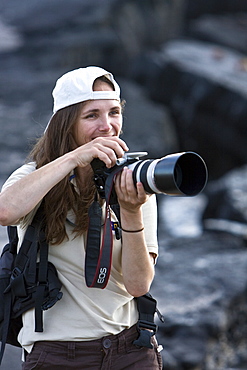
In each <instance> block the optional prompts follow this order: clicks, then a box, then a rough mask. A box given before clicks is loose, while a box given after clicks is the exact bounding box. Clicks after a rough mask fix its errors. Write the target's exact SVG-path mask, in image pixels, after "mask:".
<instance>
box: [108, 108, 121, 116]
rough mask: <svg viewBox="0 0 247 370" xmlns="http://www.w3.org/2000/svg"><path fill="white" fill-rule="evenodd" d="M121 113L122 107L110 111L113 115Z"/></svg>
mask: <svg viewBox="0 0 247 370" xmlns="http://www.w3.org/2000/svg"><path fill="white" fill-rule="evenodd" d="M120 113H121V112H120V109H113V110H111V111H110V115H112V116H117V115H119V114H120Z"/></svg>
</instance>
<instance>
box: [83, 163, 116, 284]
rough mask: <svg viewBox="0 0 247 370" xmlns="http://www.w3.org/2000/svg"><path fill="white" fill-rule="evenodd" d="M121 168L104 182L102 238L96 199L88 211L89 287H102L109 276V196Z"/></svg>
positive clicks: (99, 213) (110, 250)
mask: <svg viewBox="0 0 247 370" xmlns="http://www.w3.org/2000/svg"><path fill="white" fill-rule="evenodd" d="M121 169H122V168H116V169H115V171H113V172H112V173H111V174H110V175H109V176H108V177H107V179H106V182H105V198H106V204H105V207H106V212H105V222H104V229H103V235H102V238H101V222H102V209H101V207H100V205H99V202H98V201H97V199H95V200H94V202H93V203H92V205H91V207H90V209H89V212H88V215H89V226H88V235H87V244H86V258H85V279H86V284H87V286H88V287H89V288H100V289H104V288H105V287H106V285H107V283H108V280H109V277H110V273H111V263H112V248H113V235H112V225H111V210H110V196H111V192H112V188H113V184H114V177H115V175H116V174H117V173H118V172H119V171H120V170H121ZM101 239H102V240H101Z"/></svg>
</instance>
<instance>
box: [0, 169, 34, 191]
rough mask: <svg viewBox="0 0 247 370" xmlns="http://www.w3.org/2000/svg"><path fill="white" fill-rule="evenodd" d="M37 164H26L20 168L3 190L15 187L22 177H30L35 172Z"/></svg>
mask: <svg viewBox="0 0 247 370" xmlns="http://www.w3.org/2000/svg"><path fill="white" fill-rule="evenodd" d="M35 169H36V163H35V162H29V163H26V164H24V165H23V166H21V167H19V168H18V169H17V170H15V171H14V172H13V173H12V174H11V175H10V176H9V178H8V179H7V181H6V182H5V183H4V184H3V186H2V190H4V189H6V188H8V187H9V186H11V185H13V184H14V183H15V182H16V181H18V180H20V179H21V178H22V177H24V176H26V175H28V174H29V173H31V172H33V171H35Z"/></svg>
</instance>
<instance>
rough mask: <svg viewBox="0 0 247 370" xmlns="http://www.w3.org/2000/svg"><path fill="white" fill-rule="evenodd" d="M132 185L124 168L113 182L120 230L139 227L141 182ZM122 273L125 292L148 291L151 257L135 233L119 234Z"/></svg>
mask: <svg viewBox="0 0 247 370" xmlns="http://www.w3.org/2000/svg"><path fill="white" fill-rule="evenodd" d="M136 186H137V187H135V186H134V183H133V180H132V171H131V170H128V169H124V170H123V171H122V173H121V175H120V176H118V177H117V179H116V184H115V188H116V192H117V196H118V201H119V204H120V213H121V225H122V229H126V230H129V231H134V230H141V229H142V228H143V219H142V208H141V206H142V204H143V203H145V202H146V201H147V199H148V196H147V195H146V193H145V191H144V188H143V185H142V184H141V183H137V184H136ZM122 243H123V245H122V271H123V279H124V284H125V287H126V289H127V291H128V292H129V293H130V294H131V295H133V296H135V297H138V296H141V295H143V294H145V293H147V292H148V291H149V288H150V285H151V283H152V281H153V278H154V258H153V256H152V255H150V253H149V251H148V248H147V245H146V241H145V236H144V230H142V231H139V232H133V233H129V232H125V231H123V232H122Z"/></svg>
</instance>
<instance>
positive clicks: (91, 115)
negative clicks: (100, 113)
mask: <svg viewBox="0 0 247 370" xmlns="http://www.w3.org/2000/svg"><path fill="white" fill-rule="evenodd" d="M95 117H96V113H90V114H87V115H86V116H85V118H86V119H90V118H95Z"/></svg>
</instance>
